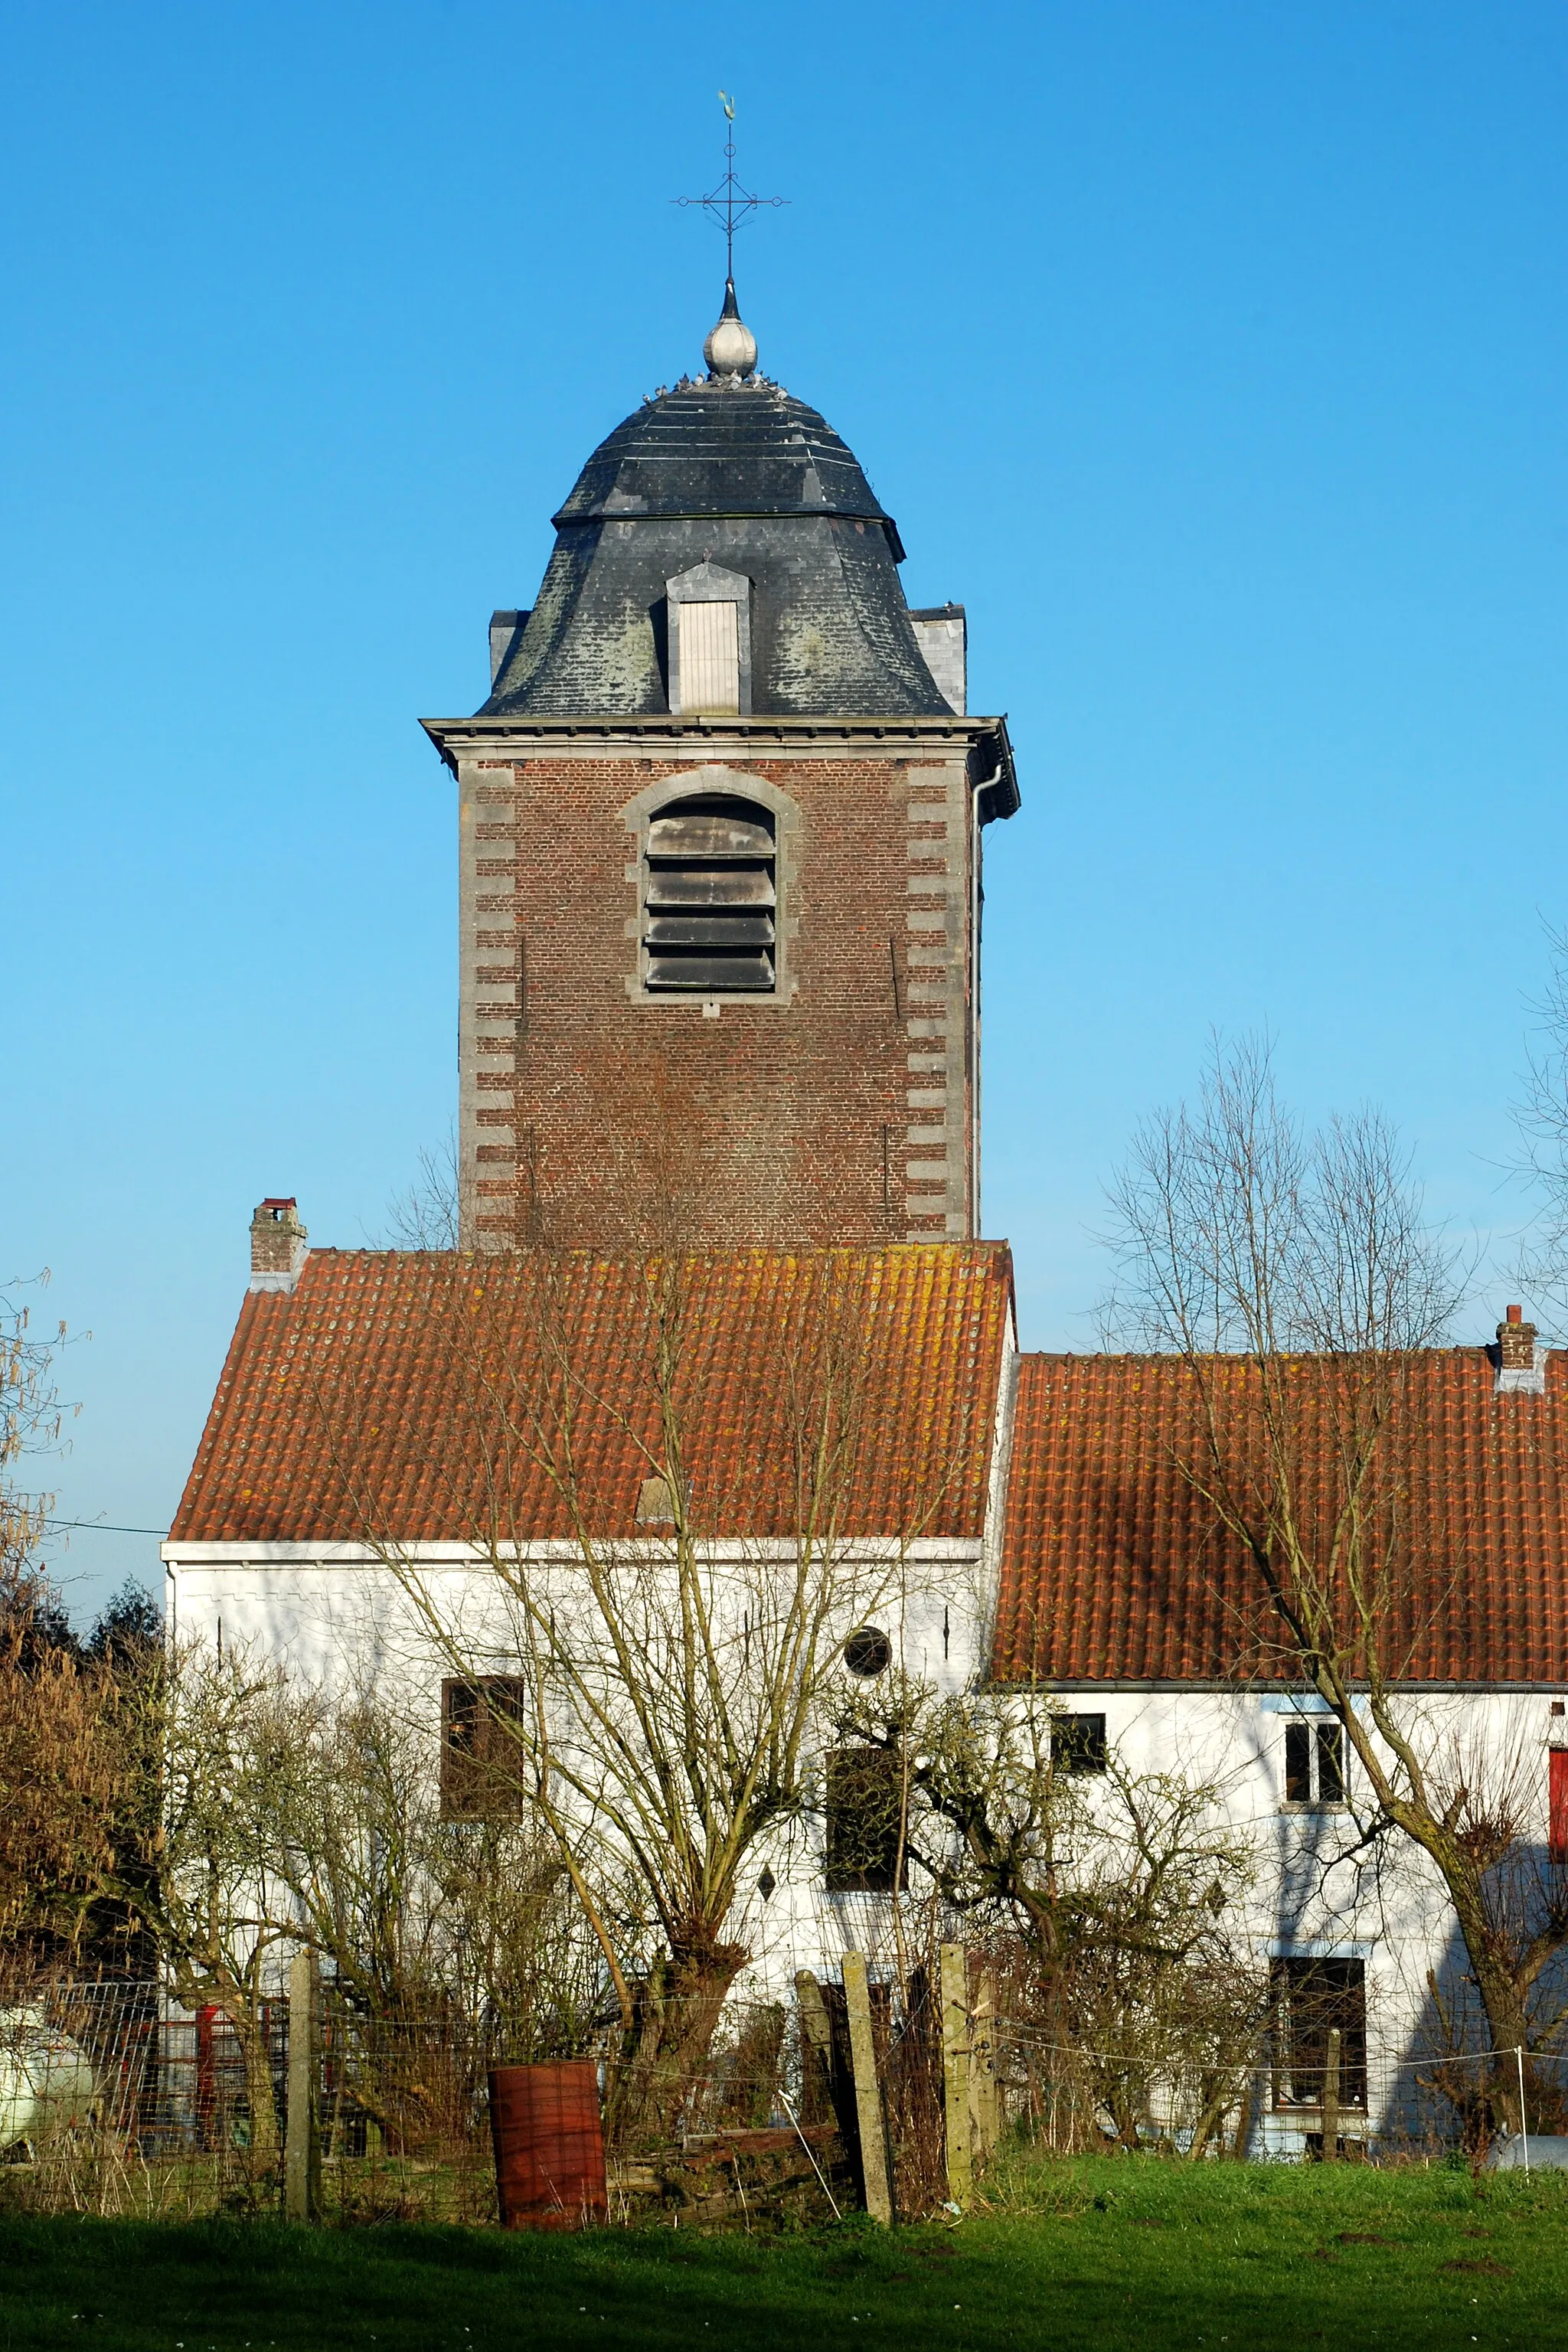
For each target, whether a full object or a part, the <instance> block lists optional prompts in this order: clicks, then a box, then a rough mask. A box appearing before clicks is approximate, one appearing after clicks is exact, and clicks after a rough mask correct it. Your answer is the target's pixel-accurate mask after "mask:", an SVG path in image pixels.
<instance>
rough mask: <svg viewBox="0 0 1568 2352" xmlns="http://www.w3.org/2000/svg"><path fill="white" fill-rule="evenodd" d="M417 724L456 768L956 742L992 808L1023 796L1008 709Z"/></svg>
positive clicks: (861, 751) (1004, 809)
mask: <svg viewBox="0 0 1568 2352" xmlns="http://www.w3.org/2000/svg"><path fill="white" fill-rule="evenodd" d="M419 724H420V725H421V727H423V729H424V730H425V732H426V735H428V737H429V738H430V740H431V742H432V743H434V745H435V746H436V749H437V751H439V753H440V754H441V757H442V759H443V760H444V761H446V764H447V767H448V768H450V769H451V770H452V772H453V773H454V774H456V773H457V769H458V761H459V760H462V759H469V760H505V759H506V758H507V756H508V755H509V754H511V755H514V756H516V757H517V758H520V759H537V758H540V757H541V756H544V755H546V754H547V753H549V752H558V751H563V750H567V749H570V750H575V751H593V752H595V753H601V754H602V753H604V752H606V751H617V750H623V751H630V752H632V753H634V754H635V755H636V756H637V757H638V758H643V759H646V758H647V756H648V754H649V752H650V751H652V750H654V749H655V748H656V747H658V749H659V750H660V751H663V752H664V756H666V757H668V758H671V759H676V760H687V759H690V760H696V761H710V760H713V759H716V758H717V759H721V758H722V757H723V755H724V753H725V751H729V752H730V753H731V756H733V757H735V758H737V759H744V758H745V757H746V756H747V755H748V754H750V755H751V756H752V757H753V758H754V757H755V756H756V755H757V754H758V753H759V752H763V753H765V752H770V751H787V752H791V753H793V754H795V756H796V757H799V756H801V755H803V754H805V755H807V756H809V755H810V754H812V753H814V752H819V751H823V750H825V749H826V748H828V747H830V746H832V747H836V748H837V749H838V750H840V751H846V752H848V753H849V754H850V755H851V756H855V755H859V756H860V757H866V756H868V755H869V756H874V755H875V754H876V753H877V752H879V751H880V752H886V751H889V750H890V749H892V748H893V747H894V746H899V745H909V746H913V747H918V748H919V749H920V750H921V751H931V750H936V749H939V748H940V747H941V746H942V745H944V744H949V745H952V746H953V747H954V748H955V749H956V748H957V747H959V746H962V747H963V752H964V756H965V758H966V759H967V760H968V761H970V762H971V763H972V765H974V766H980V767H983V768H984V770H985V773H984V774H983V775H977V776H976V777H975V782H977V783H978V784H981V785H983V786H985V787H988V788H989V789H988V793H987V802H988V805H987V808H986V811H985V814H987V815H990V816H1011V815H1012V814H1013V813H1014V811H1015V810H1016V807H1017V805H1018V786H1017V781H1016V774H1015V772H1014V766H1013V747H1012V743H1011V742H1010V740H1009V739H1008V734H1007V721H1006V719H1005V717H1001V718H981V717H978V716H975V717H963V716H960V714H959V713H958V712H956V711H953V712H951V713H949V714H947V715H946V716H942V717H933V718H900V717H898V716H896V715H891V716H888V717H883V718H868V719H816V718H796V717H795V716H794V715H790V714H781V713H763V714H760V715H756V716H748V717H745V718H731V717H729V716H725V717H722V718H704V717H702V716H700V715H693V716H690V717H675V716H672V715H670V714H669V713H667V712H658V713H656V714H655V715H654V716H653V717H651V718H643V719H592V718H586V719H576V718H574V719H555V718H545V717H541V716H538V715H535V714H533V713H530V714H528V715H527V716H525V717H519V718H496V719H421V720H420V722H419ZM667 746H668V750H667V751H666V750H665V747H667Z"/></svg>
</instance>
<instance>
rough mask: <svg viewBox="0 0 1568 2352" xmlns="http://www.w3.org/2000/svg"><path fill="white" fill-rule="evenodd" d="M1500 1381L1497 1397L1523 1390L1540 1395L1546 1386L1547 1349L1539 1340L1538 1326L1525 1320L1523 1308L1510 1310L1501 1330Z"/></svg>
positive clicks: (1505, 1314)
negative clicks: (1536, 1327) (1537, 1337)
mask: <svg viewBox="0 0 1568 2352" xmlns="http://www.w3.org/2000/svg"><path fill="white" fill-rule="evenodd" d="M1494 1360H1495V1362H1496V1364H1497V1380H1496V1382H1495V1384H1494V1391H1493V1392H1494V1394H1496V1395H1501V1394H1503V1393H1504V1392H1505V1391H1508V1390H1523V1391H1525V1392H1526V1393H1528V1394H1530V1395H1532V1396H1540V1395H1541V1394H1542V1392H1543V1391H1544V1390H1545V1387H1546V1350H1545V1349H1544V1348H1542V1346H1540V1345H1539V1343H1538V1342H1537V1339H1536V1337H1535V1326H1534V1324H1533V1323H1527V1322H1526V1321H1525V1319H1524V1309H1523V1307H1508V1308H1507V1309H1506V1310H1505V1312H1504V1316H1503V1319H1502V1321H1501V1322H1500V1324H1499V1325H1498V1327H1497V1349H1496V1353H1495V1358H1494Z"/></svg>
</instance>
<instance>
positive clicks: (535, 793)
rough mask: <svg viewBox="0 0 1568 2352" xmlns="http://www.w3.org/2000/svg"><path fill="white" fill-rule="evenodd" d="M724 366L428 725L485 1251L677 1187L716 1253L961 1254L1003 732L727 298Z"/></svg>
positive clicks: (894, 545)
mask: <svg viewBox="0 0 1568 2352" xmlns="http://www.w3.org/2000/svg"><path fill="white" fill-rule="evenodd" d="M704 356H705V358H706V361H707V366H708V373H707V375H706V377H705V378H704V379H702V380H700V381H695V382H687V381H683V382H682V383H679V384H677V385H676V387H675V388H674V390H673V391H669V392H664V391H661V392H660V393H658V394H657V395H656V396H655V397H653V398H651V399H647V400H645V401H644V402H643V404H642V405H641V407H640V408H638V409H637V411H636V412H635V413H634V414H633V415H630V416H628V417H627V418H626V421H625V423H624V424H622V425H617V426H616V430H615V431H614V432H613V433H612V434H611V435H610V436H609V437H608V438H607V439H606V440H605V441H604V442H603V443H602V444H601V445H600V446H599V447H598V448H597V449H595V452H594V454H593V456H592V457H590V458H589V459H588V462H587V464H586V465H585V466H584V468H583V471H582V473H581V474H580V475H579V477H578V478H577V481H576V484H575V486H574V488H573V490H572V492H571V494H570V496H569V497H568V498H567V499H566V501H565V503H564V505H563V507H562V509H561V510H560V512H559V514H557V515H556V516H555V518H554V526H555V532H556V541H555V550H554V553H553V555H552V558H551V562H550V565H549V568H548V570H547V571H546V572H545V575H544V580H543V583H542V586H541V588H540V591H539V594H538V598H537V601H536V602H535V604H534V605H533V607H532V609H531V611H529V612H516V613H511V612H507V613H498V614H496V615H495V616H494V618H493V620H492V622H491V624H490V663H491V677H492V681H493V690H492V692H491V695H490V698H489V701H488V702H486V703H485V705H484V706H483V708H482V709H480V710H479V712H478V714H477V715H476V716H475V717H474V718H472V719H426V721H425V726H426V731H427V732H428V733H429V735H430V737H431V739H432V740H433V741H434V742H435V744H436V746H437V749H438V751H440V753H441V756H442V758H443V759H444V760H445V761H446V762H447V765H448V767H449V768H450V769H451V770H452V772H453V773H454V774H455V776H456V778H457V780H458V802H459V811H460V814H459V825H460V883H459V921H460V925H461V1004H460V1021H459V1063H460V1104H459V1155H460V1176H461V1191H462V1202H463V1219H464V1239H465V1241H466V1243H467V1244H468V1245H470V1246H477V1247H479V1248H487V1247H489V1248H495V1247H505V1246H507V1245H508V1244H510V1242H512V1241H515V1240H526V1239H528V1238H530V1237H533V1236H541V1237H547V1238H549V1239H551V1240H552V1241H556V1242H560V1243H562V1244H572V1245H581V1246H588V1247H592V1246H611V1245H613V1244H614V1242H615V1240H616V1237H617V1236H618V1235H619V1234H621V1233H622V1232H623V1231H624V1217H625V1204H626V1198H627V1195H628V1189H629V1188H631V1189H635V1187H636V1185H637V1183H638V1182H642V1181H646V1180H647V1174H648V1171H650V1170H655V1169H659V1170H663V1171H666V1172H667V1173H668V1171H673V1174H672V1175H671V1176H670V1179H669V1181H670V1182H671V1184H672V1185H673V1188H674V1191H675V1192H678V1193H679V1195H680V1197H681V1200H682V1202H683V1206H682V1210H681V1215H682V1217H683V1221H684V1222H683V1225H682V1231H683V1234H684V1235H685V1237H686V1238H688V1239H689V1241H691V1242H692V1243H693V1244H701V1245H704V1246H715V1247H738V1246H744V1245H746V1244H761V1245H764V1246H769V1247H788V1246H792V1245H795V1244H802V1245H805V1244H815V1245H822V1244H838V1243H842V1244H862V1245H863V1244H885V1243H887V1242H889V1241H903V1240H910V1241H931V1240H965V1239H969V1238H972V1237H973V1235H974V1234H975V1233H976V1231H977V1216H978V1207H977V1203H978V1196H979V1107H980V975H979V913H980V901H981V887H980V851H981V837H982V834H983V831H984V827H985V826H986V825H988V824H990V823H991V822H992V821H993V820H994V819H995V818H998V817H1006V816H1010V815H1012V814H1013V812H1014V811H1015V809H1016V807H1017V805H1018V794H1017V786H1016V782H1015V778H1014V772H1013V760H1012V752H1011V749H1010V746H1009V744H1008V740H1007V730H1006V726H1005V721H1004V720H1003V719H999V718H973V717H971V716H970V715H969V714H968V711H967V708H966V702H967V697H966V691H965V639H964V618H963V608H962V606H959V605H947V606H944V607H942V608H940V609H939V610H936V611H931V612H911V610H910V607H909V605H908V604H906V602H905V599H904V594H903V590H902V588H901V586H900V581H899V574H898V566H899V564H900V562H901V561H902V560H903V547H902V544H901V542H900V538H899V532H898V528H897V525H896V524H895V523H894V521H893V520H892V517H891V516H890V515H889V514H887V513H885V512H884V511H883V509H882V508H881V506H880V505H879V502H878V500H877V499H876V498H875V497H874V496H873V495H872V492H871V489H870V487H869V485H868V482H867V480H866V478H865V476H864V474H863V473H862V472H861V470H860V467H859V466H858V463H857V461H856V459H855V457H854V456H853V454H852V453H851V451H850V450H849V449H848V448H847V446H845V444H844V442H843V441H841V440H840V438H839V437H838V436H837V433H835V432H834V431H833V429H832V427H831V426H830V425H827V424H826V421H825V420H824V419H823V418H822V417H821V416H820V415H818V414H817V412H816V410H815V409H814V408H809V407H807V406H806V404H805V403H804V402H803V401H800V400H796V399H795V398H794V397H793V396H792V395H791V394H789V393H787V392H785V391H784V388H783V387H782V386H781V385H779V384H776V383H770V382H769V381H768V379H767V378H766V377H765V376H763V375H761V374H759V373H757V367H756V359H757V352H756V344H755V342H754V341H753V340H752V335H751V333H750V332H749V331H748V330H747V328H746V327H745V326H744V325H743V324H742V321H741V319H740V316H739V313H738V310H737V306H736V302H735V295H734V288H733V284H732V282H731V284H730V285H728V286H727V288H726V291H725V301H724V310H723V315H722V317H721V320H720V321H719V323H718V325H717V326H716V327H715V328H714V330H713V331H712V333H711V334H710V336H709V338H708V341H707V343H706V345H705V347H704ZM661 1181H662V1180H661Z"/></svg>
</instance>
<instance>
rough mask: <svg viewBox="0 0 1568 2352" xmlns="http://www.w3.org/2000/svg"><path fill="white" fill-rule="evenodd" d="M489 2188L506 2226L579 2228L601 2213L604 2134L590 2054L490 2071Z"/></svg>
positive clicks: (602, 2216)
mask: <svg viewBox="0 0 1568 2352" xmlns="http://www.w3.org/2000/svg"><path fill="white" fill-rule="evenodd" d="M490 2132H491V2136H492V2137H493V2138H494V2140H495V2149H496V2193H497V2197H498V2199H499V2200H500V2218H501V2226H502V2228H503V2229H507V2230H581V2229H584V2227H585V2226H586V2225H587V2223H588V2222H590V2221H604V2219H605V2210H606V2198H605V2134H604V2127H603V2126H602V2124H601V2122H600V2119H599V2077H598V2070H597V2068H596V2067H595V2064H594V2062H593V2060H592V2059H591V2058H571V2059H565V2060H563V2061H562V2062H561V2063H558V2064H555V2065H550V2066H497V2067H496V2068H494V2069H493V2070H492V2072H491V2074H490Z"/></svg>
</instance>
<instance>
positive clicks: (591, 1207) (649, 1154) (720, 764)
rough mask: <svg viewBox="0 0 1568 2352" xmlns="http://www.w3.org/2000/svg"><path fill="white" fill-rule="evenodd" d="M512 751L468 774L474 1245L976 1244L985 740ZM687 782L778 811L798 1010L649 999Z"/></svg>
mask: <svg viewBox="0 0 1568 2352" xmlns="http://www.w3.org/2000/svg"><path fill="white" fill-rule="evenodd" d="M889 731H890V730H889ZM679 749H680V750H682V751H683V750H684V749H685V747H684V746H680V747H679ZM509 753H510V747H508V751H507V753H503V752H502V751H501V750H500V748H498V749H497V750H496V751H494V752H493V753H490V752H488V753H486V754H485V755H482V756H477V757H474V758H467V757H465V758H463V759H461V760H460V761H458V783H459V800H460V809H461V819H460V824H461V834H460V840H461V863H460V877H461V879H460V890H461V901H462V903H461V908H460V921H461V941H462V1004H461V1022H460V1032H461V1034H460V1063H461V1081H462V1084H461V1108H460V1128H461V1153H460V1159H461V1170H462V1182H463V1195H464V1213H465V1214H464V1223H465V1228H466V1232H467V1235H468V1238H469V1239H470V1240H471V1241H472V1242H473V1243H475V1244H478V1245H479V1246H481V1247H485V1246H489V1247H497V1246H506V1245H507V1244H508V1243H509V1242H510V1241H513V1240H521V1241H526V1240H529V1239H534V1238H540V1239H548V1240H551V1241H553V1242H556V1243H559V1244H564V1245H572V1246H588V1247H593V1246H612V1245H614V1244H616V1243H617V1242H620V1241H623V1240H625V1239H626V1238H627V1237H628V1235H634V1236H635V1235H636V1234H638V1233H643V1232H647V1233H650V1234H655V1235H656V1236H657V1233H658V1229H659V1228H660V1225H661V1223H668V1230H670V1231H671V1232H672V1233H673V1234H678V1235H679V1238H681V1239H682V1240H688V1241H690V1242H692V1243H695V1244H706V1245H711V1246H718V1247H728V1246H737V1245H744V1244H752V1243H754V1244H773V1245H788V1244H796V1243H798V1244H825V1243H838V1242H841V1243H845V1244H865V1243H879V1242H887V1241H889V1240H895V1241H898V1240H904V1239H921V1240H930V1239H966V1238H969V1237H971V1236H972V1235H973V1232H974V1216H975V1210H974V1202H975V1191H976V1168H975V1148H974V1135H975V1124H976V1091H975V1088H976V1061H977V1045H978V1017H977V1016H978V1007H977V1002H976V992H975V984H974V983H975V960H974V955H973V938H972V933H973V917H972V910H973V905H974V900H975V887H974V886H975V876H974V873H973V848H972V845H973V841H974V838H975V835H974V830H973V815H972V807H971V780H970V773H969V769H968V767H967V765H966V757H967V753H968V744H967V742H966V741H965V740H963V738H962V737H961V738H960V739H959V740H956V741H954V742H952V744H951V745H949V744H947V743H942V744H927V743H922V742H919V741H917V742H915V743H914V744H913V746H912V747H911V749H910V751H909V752H908V753H907V754H906V753H903V752H900V751H898V750H896V749H890V748H889V746H888V745H887V744H886V743H882V742H876V741H874V740H873V741H871V742H862V741H856V740H854V739H851V740H849V741H848V742H847V743H844V742H836V743H833V744H831V745H830V746H826V747H820V748H819V747H817V746H816V745H811V746H809V747H808V746H804V745H802V746H797V745H795V744H789V745H786V746H784V747H783V748H782V749H781V748H780V747H779V746H778V745H776V744H771V745H770V746H769V747H768V749H767V751H766V752H765V753H763V752H762V751H759V750H757V748H756V747H754V746H752V745H749V744H748V743H747V742H746V740H744V739H743V738H742V740H740V741H738V742H736V741H725V740H716V741H712V742H703V743H702V744H701V745H700V751H699V756H698V757H697V758H696V759H693V758H692V757H691V756H689V754H688V756H685V757H679V756H675V757H671V756H668V755H665V756H658V757H653V758H649V757H644V756H642V755H640V753H639V752H638V751H637V747H636V745H635V743H634V744H632V745H629V746H626V747H625V748H624V749H623V748H616V747H613V746H612V747H605V746H604V745H595V746H593V747H592V748H590V747H589V746H585V745H584V746H581V747H579V746H578V745H576V744H572V743H564V744H560V743H551V744H549V745H548V746H547V747H546V748H545V750H544V751H542V752H540V753H536V752H535V751H532V750H530V751H529V752H528V753H527V754H526V755H521V754H520V755H519V756H516V757H512V756H510V755H508V754H509ZM676 779H679V790H680V792H722V791H728V792H732V793H742V794H749V795H750V796H752V797H753V798H756V799H760V800H763V801H765V803H766V804H767V805H769V806H770V807H772V808H773V811H774V824H775V836H776V841H777V845H778V858H777V867H778V892H779V913H778V923H779V931H780V946H779V951H778V963H779V992H778V994H777V996H776V997H773V998H771V999H765V1000H761V1001H758V1000H754V999H753V1000H749V1001H748V1000H746V999H743V998H740V999H738V998H736V997H725V998H723V999H722V1000H718V1001H717V1010H716V1012H715V1011H714V1010H713V1009H711V1005H710V1009H709V1010H708V1011H706V1012H705V1010H704V1005H703V1003H702V1002H701V1001H700V1000H698V1001H688V1000H679V1001H671V1000H670V999H669V998H668V997H667V998H648V997H647V996H645V995H643V994H642V993H641V992H640V988H639V985H638V982H637V930H638V876H639V871H640V858H641V854H642V845H643V839H644V834H643V828H644V827H645V825H646V824H647V819H648V816H649V814H651V812H652V810H653V809H654V808H656V807H657V806H658V803H659V802H660V800H661V798H662V797H663V796H664V794H665V792H666V788H667V787H668V785H669V784H670V783H671V782H672V781H673V780H676Z"/></svg>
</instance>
